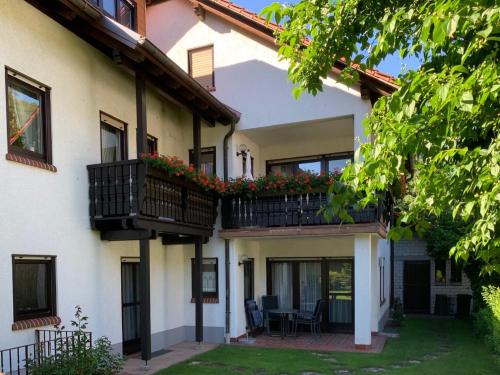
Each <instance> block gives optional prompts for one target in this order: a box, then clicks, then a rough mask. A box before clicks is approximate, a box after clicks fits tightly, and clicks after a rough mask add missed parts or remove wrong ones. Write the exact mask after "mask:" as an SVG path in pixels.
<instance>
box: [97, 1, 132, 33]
mask: <svg viewBox="0 0 500 375" xmlns="http://www.w3.org/2000/svg"><path fill="white" fill-rule="evenodd" d="M92 1H93V3H94V4H96V5H97V6H98V7H99V8H101V9H102V10H103V11H104V12H105V13H106V14H107V15H108V16H110V17H111V18H113V19H114V20H115V21H117V22H118V23H120V24H122V25H123V26H126V27H128V28H129V29H131V30H135V29H136V25H135V3H133V2H132V1H128V0H92Z"/></svg>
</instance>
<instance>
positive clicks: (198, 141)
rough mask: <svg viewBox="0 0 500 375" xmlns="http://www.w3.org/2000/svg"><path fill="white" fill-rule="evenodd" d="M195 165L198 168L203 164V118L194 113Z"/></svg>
mask: <svg viewBox="0 0 500 375" xmlns="http://www.w3.org/2000/svg"><path fill="white" fill-rule="evenodd" d="M193 165H194V167H195V168H196V169H200V166H201V119H200V116H199V115H198V114H197V113H193Z"/></svg>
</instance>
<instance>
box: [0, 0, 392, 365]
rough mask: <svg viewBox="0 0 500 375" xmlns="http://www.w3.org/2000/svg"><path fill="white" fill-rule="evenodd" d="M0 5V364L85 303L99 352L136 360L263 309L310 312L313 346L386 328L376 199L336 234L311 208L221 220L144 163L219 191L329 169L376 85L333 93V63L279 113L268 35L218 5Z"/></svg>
mask: <svg viewBox="0 0 500 375" xmlns="http://www.w3.org/2000/svg"><path fill="white" fill-rule="evenodd" d="M0 8H1V9H2V15H3V21H2V22H1V23H0V65H1V69H3V70H4V72H5V74H2V75H1V77H2V78H0V87H2V89H1V90H0V103H3V104H1V105H0V119H5V120H0V132H2V133H4V134H5V136H4V142H0V153H3V154H5V155H6V157H5V159H2V160H0V171H1V175H2V177H3V178H2V184H1V187H0V189H1V192H2V196H3V197H4V199H2V200H1V201H0V223H1V224H2V229H1V232H0V233H1V246H2V251H1V252H0V285H1V287H0V290H1V296H2V306H3V309H1V310H0V333H1V334H0V350H1V349H5V348H12V347H18V346H24V345H27V344H31V343H33V342H34V340H35V334H34V330H35V329H38V330H44V329H48V328H50V327H51V326H52V325H54V324H57V323H59V322H61V321H63V322H65V323H67V322H69V321H70V320H71V319H72V316H73V312H74V307H75V306H76V305H81V306H82V307H83V309H84V313H85V314H86V315H88V316H89V317H90V325H89V330H91V331H92V332H93V333H94V335H95V337H98V336H101V335H106V336H108V337H109V338H110V340H111V342H112V343H113V345H114V347H115V349H116V350H117V351H120V352H124V353H131V352H134V351H138V350H141V352H142V358H143V359H145V360H148V359H150V358H151V353H152V352H155V351H158V350H160V349H164V348H166V347H168V346H170V345H172V344H175V343H177V342H180V341H184V340H196V341H200V342H201V341H211V342H224V341H230V340H232V339H233V340H236V339H238V337H240V336H242V335H243V334H245V328H246V321H245V314H244V308H243V302H244V300H245V299H246V298H254V299H256V300H257V301H259V300H260V297H261V296H262V295H266V294H276V295H278V297H279V299H280V304H281V305H282V306H288V307H294V308H299V309H302V310H311V309H312V308H313V306H314V303H315V301H316V300H317V299H318V298H323V299H325V300H326V301H327V304H326V305H327V306H326V308H325V311H324V312H323V330H325V331H333V332H337V331H347V332H352V333H354V338H355V344H356V345H357V346H358V347H361V348H366V347H368V346H370V345H371V336H372V334H374V333H377V332H379V331H380V329H381V328H382V327H383V325H384V322H385V321H386V319H387V317H388V313H389V300H390V283H391V271H390V270H391V252H390V246H389V243H388V241H387V240H386V232H387V225H388V220H387V218H388V210H389V209H390V207H389V205H388V204H387V202H385V201H381V202H380V204H379V205H378V206H370V207H367V208H366V209H365V210H364V211H361V212H352V213H353V216H354V219H355V223H354V224H349V225H345V224H344V225H340V223H339V222H338V220H336V221H335V220H334V221H333V222H331V223H327V222H325V221H324V220H323V218H322V217H320V216H317V215H316V211H317V209H318V208H319V207H320V206H321V205H322V204H325V203H326V196H325V193H324V192H311V193H310V194H307V193H305V194H277V195H265V194H264V195H260V196H257V197H255V196H254V197H247V196H236V195H233V196H224V197H223V198H222V202H221V204H220V205H219V206H218V205H217V204H218V202H217V200H216V199H215V197H214V195H213V194H211V193H210V192H207V191H206V190H203V189H200V187H199V186H197V185H195V184H193V183H189V181H188V182H186V181H184V180H183V179H181V178H175V176H168V175H167V174H165V173H159V172H158V170H156V169H154V168H152V167H150V166H149V165H148V164H147V163H146V162H145V161H144V160H143V159H142V158H141V154H145V153H150V154H155V153H160V154H166V155H175V156H177V157H178V158H179V159H182V160H185V161H186V162H187V161H188V160H191V161H192V162H193V164H195V165H196V166H197V167H199V168H201V169H202V170H204V171H205V172H206V173H207V174H217V175H219V176H224V177H225V178H235V177H239V176H241V175H252V176H258V175H264V174H266V173H268V172H273V173H274V172H280V173H282V174H292V173H295V172H296V171H300V170H311V171H315V172H321V171H324V172H329V171H334V170H338V169H342V168H343V166H345V164H346V163H350V162H352V160H353V158H354V152H355V150H356V149H357V148H358V147H359V144H360V142H366V141H368V139H367V137H366V136H365V135H364V133H363V129H362V120H363V118H365V117H366V115H367V114H368V113H369V112H370V110H371V108H372V104H373V102H374V101H375V100H376V99H377V97H379V96H380V95H385V94H388V93H390V92H391V91H392V90H394V89H395V88H396V86H395V85H394V83H393V81H392V80H391V78H390V77H388V76H386V75H384V74H382V73H380V72H377V71H367V72H366V73H361V74H360V77H361V79H360V82H359V83H355V84H352V85H351V86H348V85H346V84H344V83H342V82H340V81H339V79H338V72H339V71H340V70H341V69H343V68H344V65H343V64H342V63H341V62H338V63H337V64H336V68H335V70H334V71H332V74H331V75H329V77H327V78H326V79H325V90H324V92H323V93H321V94H319V95H318V96H317V97H312V96H309V95H304V97H303V98H302V99H301V100H300V101H295V100H294V99H293V98H292V97H291V94H290V92H291V85H290V84H288V83H287V79H286V63H285V62H280V61H278V58H277V55H276V47H275V45H274V44H273V36H272V35H273V32H274V28H275V27H276V26H273V25H265V23H263V21H262V20H261V19H260V18H258V17H257V16H255V15H254V14H252V13H249V12H247V11H245V10H244V9H242V8H239V7H238V6H236V5H234V4H232V3H229V2H227V1H223V0H213V1H208V0H206V1H187V0H186V1H184V0H171V1H165V2H158V1H151V2H149V3H148V6H147V8H146V1H145V0H136V1H129V0H113V1H107V0H57V1H51V2H46V1H40V0H28V1H8V0H0ZM4 88H5V89H4ZM217 211H218V214H217V215H215V213H216V212H217ZM216 217H217V218H216ZM139 315H140V317H141V318H140V319H139ZM24 348H27V347H24ZM0 353H2V354H1V355H3V353H4V352H0ZM5 353H8V352H5ZM10 353H13V352H12V351H11V352H10ZM23 355H24V352H22V354H21V358H18V359H20V360H21V361H22V360H23V358H24V357H22V356H23ZM9 370H10V369H9V368H7V369H5V368H1V369H0V371H9Z"/></svg>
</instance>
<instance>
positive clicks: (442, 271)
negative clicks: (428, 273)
mask: <svg viewBox="0 0 500 375" xmlns="http://www.w3.org/2000/svg"><path fill="white" fill-rule="evenodd" d="M434 264H435V267H436V269H435V271H434V275H435V279H436V283H445V282H446V260H436V261H435V262H434Z"/></svg>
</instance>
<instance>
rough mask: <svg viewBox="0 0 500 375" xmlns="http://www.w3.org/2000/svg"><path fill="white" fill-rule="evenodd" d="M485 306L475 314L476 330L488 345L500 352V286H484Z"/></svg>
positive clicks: (497, 352)
mask: <svg viewBox="0 0 500 375" xmlns="http://www.w3.org/2000/svg"><path fill="white" fill-rule="evenodd" d="M481 295H482V297H483V301H484V302H485V306H484V307H483V308H481V309H479V311H478V312H477V313H476V314H474V330H475V332H476V334H477V335H478V336H480V337H482V338H483V340H484V342H485V343H486V345H487V346H488V347H489V348H490V349H491V350H493V351H494V352H495V353H496V354H500V287H494V286H488V287H483V292H482V293H481Z"/></svg>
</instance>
